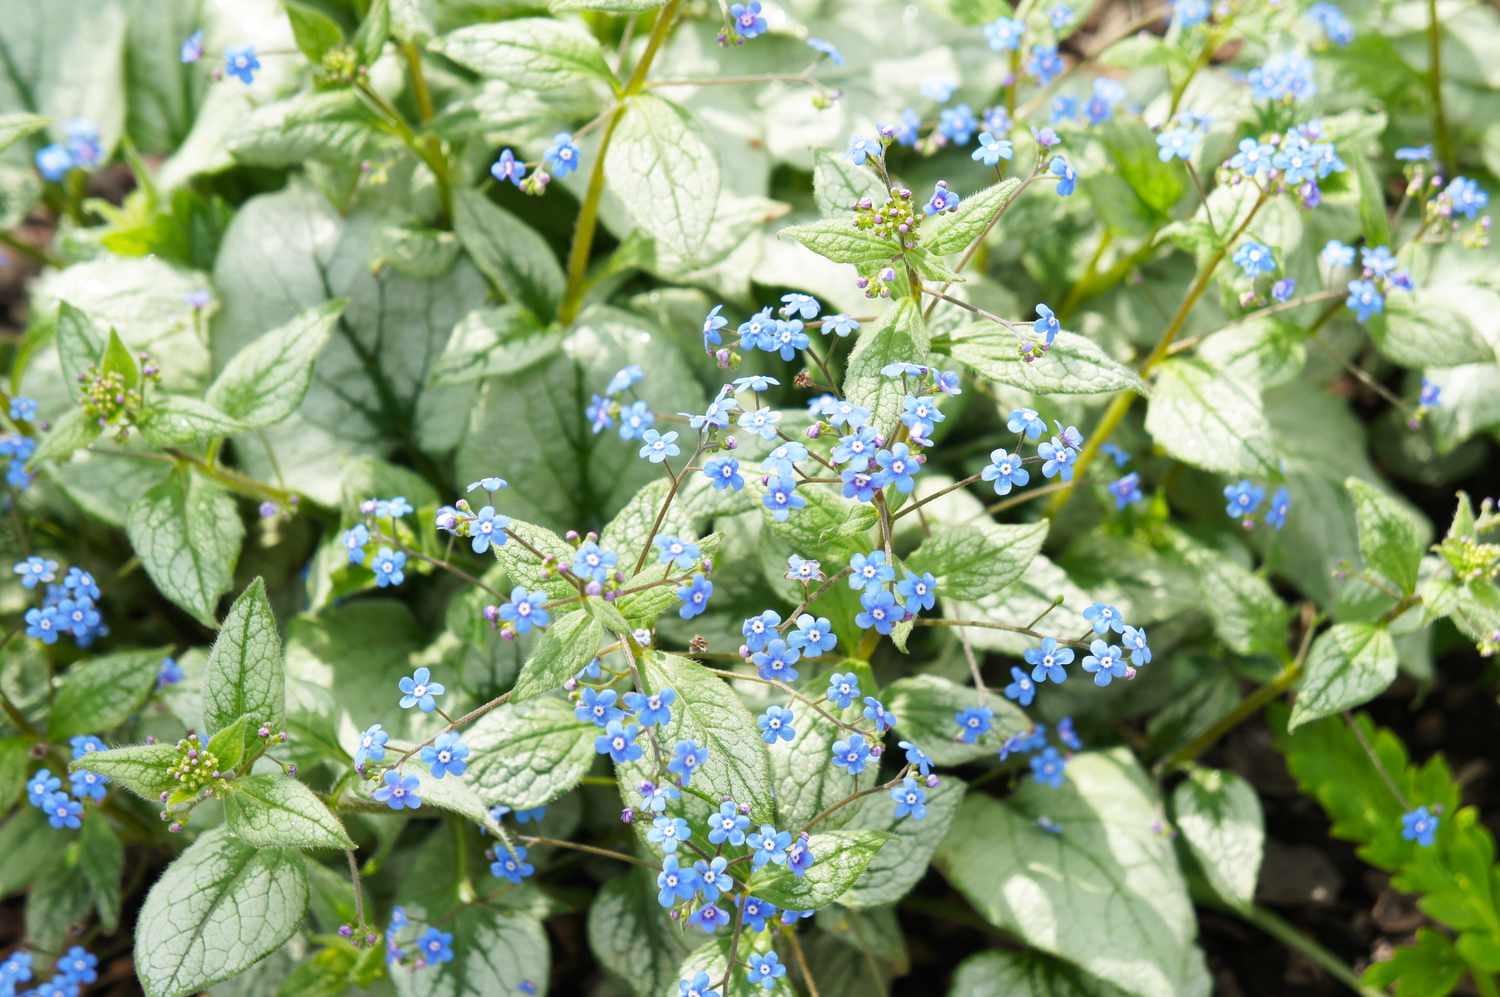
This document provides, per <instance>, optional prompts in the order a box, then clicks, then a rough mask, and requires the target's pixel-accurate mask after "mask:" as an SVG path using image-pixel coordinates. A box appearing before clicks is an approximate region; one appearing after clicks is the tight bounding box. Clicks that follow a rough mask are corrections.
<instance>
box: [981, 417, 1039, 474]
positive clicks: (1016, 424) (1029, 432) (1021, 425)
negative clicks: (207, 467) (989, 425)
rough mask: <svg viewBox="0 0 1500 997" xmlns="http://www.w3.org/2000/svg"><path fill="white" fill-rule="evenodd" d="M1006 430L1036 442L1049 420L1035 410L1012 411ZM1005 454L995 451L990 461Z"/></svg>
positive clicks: (1001, 451)
mask: <svg viewBox="0 0 1500 997" xmlns="http://www.w3.org/2000/svg"><path fill="white" fill-rule="evenodd" d="M1005 428H1006V429H1009V430H1010V431H1011V432H1012V433H1020V434H1021V435H1023V436H1025V437H1026V438H1027V439H1028V440H1036V439H1040V438H1041V435H1042V433H1044V432H1045V431H1046V429H1047V420H1045V419H1043V418H1042V417H1041V416H1040V415H1038V414H1037V412H1036V410H1035V409H1029V408H1018V409H1011V412H1010V418H1009V419H1007V420H1006V423H1005ZM1003 452H1004V451H1003V450H997V451H994V452H993V453H991V454H990V459H991V460H994V459H995V454H996V453H1003ZM985 480H986V481H988V480H990V479H988V478H986V479H985ZM1020 484H1025V482H1024V481H1023V482H1020Z"/></svg>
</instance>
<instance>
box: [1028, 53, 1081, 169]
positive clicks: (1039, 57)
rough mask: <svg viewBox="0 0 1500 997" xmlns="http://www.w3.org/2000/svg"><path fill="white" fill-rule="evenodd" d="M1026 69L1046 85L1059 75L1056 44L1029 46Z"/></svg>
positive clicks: (1060, 67)
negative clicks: (1029, 51) (1029, 55)
mask: <svg viewBox="0 0 1500 997" xmlns="http://www.w3.org/2000/svg"><path fill="white" fill-rule="evenodd" d="M1026 71H1027V72H1028V73H1030V74H1031V75H1032V77H1033V78H1034V79H1035V80H1036V81H1037V83H1039V84H1041V85H1042V86H1046V85H1047V84H1048V83H1051V82H1052V81H1053V80H1055V79H1057V77H1059V76H1061V75H1062V71H1063V61H1062V58H1061V57H1060V56H1059V55H1058V54H1057V46H1056V45H1033V46H1031V58H1030V59H1028V60H1027V61H1026ZM1069 193H1071V191H1070V192H1069Z"/></svg>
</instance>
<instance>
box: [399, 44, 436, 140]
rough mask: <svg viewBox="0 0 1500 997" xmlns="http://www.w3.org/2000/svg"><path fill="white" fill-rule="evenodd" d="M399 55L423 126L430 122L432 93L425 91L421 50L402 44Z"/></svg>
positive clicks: (425, 84) (425, 83)
mask: <svg viewBox="0 0 1500 997" xmlns="http://www.w3.org/2000/svg"><path fill="white" fill-rule="evenodd" d="M401 54H402V55H403V56H405V57H406V72H407V75H408V76H409V77H410V78H411V92H412V96H413V97H415V98H416V100H417V116H418V117H419V118H420V119H421V121H422V123H423V124H424V125H425V124H426V123H427V122H429V121H431V120H432V92H431V91H429V90H428V89H427V76H426V74H425V73H423V72H422V50H421V49H419V48H417V47H416V46H415V45H413V44H412V43H411V42H402V43H401Z"/></svg>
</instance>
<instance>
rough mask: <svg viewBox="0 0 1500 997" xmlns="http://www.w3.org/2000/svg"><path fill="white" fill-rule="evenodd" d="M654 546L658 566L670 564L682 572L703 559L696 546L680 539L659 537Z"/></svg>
mask: <svg viewBox="0 0 1500 997" xmlns="http://www.w3.org/2000/svg"><path fill="white" fill-rule="evenodd" d="M654 546H655V547H656V549H657V563H658V564H672V565H675V566H676V567H677V568H679V569H681V570H684V571H685V570H687V569H688V568H691V567H692V566H693V565H694V564H696V563H697V562H698V561H699V559H701V558H702V557H703V552H702V551H701V550H699V549H698V545H697V544H695V543H693V542H692V541H690V540H683V539H682V538H681V537H668V536H660V537H657V538H656V541H655V544H654Z"/></svg>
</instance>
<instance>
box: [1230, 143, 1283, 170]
mask: <svg viewBox="0 0 1500 997" xmlns="http://www.w3.org/2000/svg"><path fill="white" fill-rule="evenodd" d="M1275 156H1276V147H1275V146H1273V145H1271V144H1269V143H1267V142H1261V141H1259V140H1257V139H1253V138H1245V139H1240V145H1239V151H1238V152H1236V153H1235V154H1234V155H1233V156H1231V157H1229V168H1230V169H1232V170H1238V171H1239V172H1241V173H1243V174H1244V175H1245V176H1247V177H1253V176H1256V175H1258V174H1259V173H1260V172H1261V171H1262V170H1269V169H1270V168H1271V164H1272V162H1273V160H1274V159H1275Z"/></svg>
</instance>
